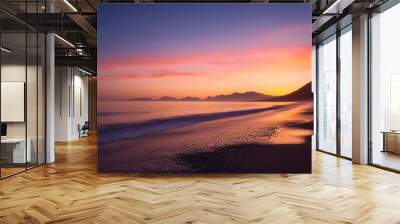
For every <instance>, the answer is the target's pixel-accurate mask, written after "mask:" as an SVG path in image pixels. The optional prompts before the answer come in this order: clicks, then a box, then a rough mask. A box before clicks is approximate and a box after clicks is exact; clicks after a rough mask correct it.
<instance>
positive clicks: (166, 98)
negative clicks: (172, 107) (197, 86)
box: [159, 96, 177, 101]
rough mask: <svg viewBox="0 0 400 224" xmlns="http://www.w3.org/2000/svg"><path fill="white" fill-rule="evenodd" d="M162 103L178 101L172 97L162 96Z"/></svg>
mask: <svg viewBox="0 0 400 224" xmlns="http://www.w3.org/2000/svg"><path fill="white" fill-rule="evenodd" d="M159 100H160V101H176V100H177V99H176V98H175V97H172V96H162V97H160V99H159Z"/></svg>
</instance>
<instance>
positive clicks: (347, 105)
mask: <svg viewBox="0 0 400 224" xmlns="http://www.w3.org/2000/svg"><path fill="white" fill-rule="evenodd" d="M339 41H340V50H339V52H340V88H339V89H340V91H339V96H340V107H339V108H340V155H341V156H344V157H347V158H351V157H352V148H351V147H352V97H353V94H352V33H351V26H348V27H347V28H346V29H344V30H343V31H342V32H341V36H340V39H339Z"/></svg>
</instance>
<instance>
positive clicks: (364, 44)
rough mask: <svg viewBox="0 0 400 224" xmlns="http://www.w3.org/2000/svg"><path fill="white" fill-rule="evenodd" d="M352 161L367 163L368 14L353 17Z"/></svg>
mask: <svg viewBox="0 0 400 224" xmlns="http://www.w3.org/2000/svg"><path fill="white" fill-rule="evenodd" d="M352 28H353V40H352V44H353V59H352V61H353V80H352V81H353V90H352V91H353V102H352V104H353V114H352V115H353V118H352V121H353V130H352V134H353V136H352V137H353V140H352V144H353V154H352V156H353V162H354V163H358V164H367V163H368V15H361V16H360V17H357V18H355V19H353V25H352Z"/></svg>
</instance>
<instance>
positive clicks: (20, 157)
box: [1, 138, 32, 163]
mask: <svg viewBox="0 0 400 224" xmlns="http://www.w3.org/2000/svg"><path fill="white" fill-rule="evenodd" d="M26 142H27V143H28V144H27V147H26V151H25V138H5V139H1V144H2V147H4V146H6V147H10V146H12V147H13V148H12V151H13V153H12V163H26V162H31V160H32V153H31V145H32V141H31V139H30V138H28V139H26Z"/></svg>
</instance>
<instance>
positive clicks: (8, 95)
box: [0, 32, 31, 177]
mask: <svg viewBox="0 0 400 224" xmlns="http://www.w3.org/2000/svg"><path fill="white" fill-rule="evenodd" d="M1 47H2V49H3V50H2V51H1V78H0V80H1V86H0V89H1V99H0V101H1V107H0V110H1V132H2V133H1V145H0V147H1V149H0V150H1V161H2V162H1V176H2V177H6V176H10V175H12V174H15V173H18V172H21V171H24V170H25V169H26V162H30V158H31V154H30V153H31V151H29V150H26V148H27V144H26V143H27V142H26V127H27V126H26V105H25V95H26V74H27V66H26V58H27V52H26V33H25V32H14V33H4V32H3V33H2V34H1ZM4 49H6V50H4ZM28 147H29V143H28Z"/></svg>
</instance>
